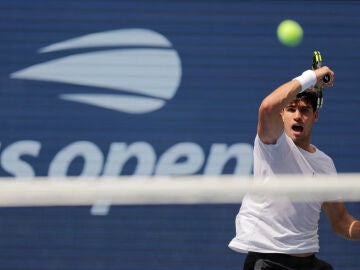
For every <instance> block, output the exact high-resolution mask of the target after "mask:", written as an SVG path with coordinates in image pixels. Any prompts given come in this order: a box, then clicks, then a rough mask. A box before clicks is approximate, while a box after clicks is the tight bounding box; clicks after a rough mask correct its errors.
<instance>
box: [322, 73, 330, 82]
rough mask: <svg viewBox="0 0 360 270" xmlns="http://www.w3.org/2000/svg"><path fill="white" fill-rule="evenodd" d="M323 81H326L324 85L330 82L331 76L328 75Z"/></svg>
mask: <svg viewBox="0 0 360 270" xmlns="http://www.w3.org/2000/svg"><path fill="white" fill-rule="evenodd" d="M323 81H324V83H328V82H330V75H329V74H326V75H325V76H324V78H323Z"/></svg>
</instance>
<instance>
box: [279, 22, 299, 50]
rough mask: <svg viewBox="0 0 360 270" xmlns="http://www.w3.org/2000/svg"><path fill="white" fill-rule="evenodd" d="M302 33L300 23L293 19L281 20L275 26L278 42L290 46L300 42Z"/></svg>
mask: <svg viewBox="0 0 360 270" xmlns="http://www.w3.org/2000/svg"><path fill="white" fill-rule="evenodd" d="M303 34H304V32H303V29H302V27H301V25H300V24H298V23H297V22H296V21H293V20H285V21H282V22H281V23H280V24H279V26H278V28H277V36H278V39H279V40H280V42H281V43H282V44H284V45H286V46H290V47H295V46H297V45H298V44H299V43H300V42H301V40H302V38H303Z"/></svg>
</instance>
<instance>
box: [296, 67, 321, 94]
mask: <svg viewBox="0 0 360 270" xmlns="http://www.w3.org/2000/svg"><path fill="white" fill-rule="evenodd" d="M294 80H297V81H298V82H299V83H300V84H301V91H300V93H301V92H304V91H305V90H306V89H308V88H310V87H313V86H314V85H315V84H316V81H317V79H316V74H315V71H313V70H310V69H309V70H306V71H304V72H303V73H302V74H301V75H300V76H299V77H296V78H294Z"/></svg>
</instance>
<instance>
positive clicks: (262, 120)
mask: <svg viewBox="0 0 360 270" xmlns="http://www.w3.org/2000/svg"><path fill="white" fill-rule="evenodd" d="M325 75H330V81H329V82H327V83H325V82H324V81H323V77H324V76H325ZM333 80H334V73H333V72H332V71H331V70H330V69H329V68H328V67H322V68H319V69H317V70H315V71H313V70H307V71H305V72H303V73H302V75H300V76H299V77H296V78H295V79H293V80H291V81H288V82H287V83H284V84H283V85H281V86H279V87H278V88H276V89H275V90H274V91H273V92H272V93H270V94H269V95H268V96H267V97H265V98H264V99H263V101H262V102H261V105H260V108H259V118H258V127H257V133H258V135H259V138H260V139H261V141H262V142H263V143H265V144H275V143H276V141H277V139H278V138H279V136H280V135H281V134H282V132H283V130H284V124H283V121H282V118H281V115H280V113H281V111H282V110H283V109H284V108H285V107H286V106H287V105H288V104H289V103H290V102H291V101H292V100H294V99H295V98H296V96H297V94H299V93H301V92H303V91H305V90H307V89H309V88H312V87H313V86H315V85H317V86H322V87H328V86H332V84H333Z"/></svg>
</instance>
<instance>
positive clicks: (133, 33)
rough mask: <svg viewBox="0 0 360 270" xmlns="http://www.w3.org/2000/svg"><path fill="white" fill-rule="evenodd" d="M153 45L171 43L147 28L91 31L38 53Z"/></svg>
mask: <svg viewBox="0 0 360 270" xmlns="http://www.w3.org/2000/svg"><path fill="white" fill-rule="evenodd" d="M134 45H135V46H153V47H171V46H172V44H171V43H170V42H169V40H167V39H166V38H165V37H164V36H162V35H161V34H159V33H157V32H155V31H152V30H148V29H141V28H139V29H125V30H111V31H106V32H100V33H93V34H89V35H85V36H81V37H77V38H73V39H69V40H66V41H63V42H58V43H54V44H51V45H49V46H46V47H44V48H41V49H40V50H39V52H40V53H45V52H54V51H60V50H67V49H79V48H90V47H109V46H134Z"/></svg>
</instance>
